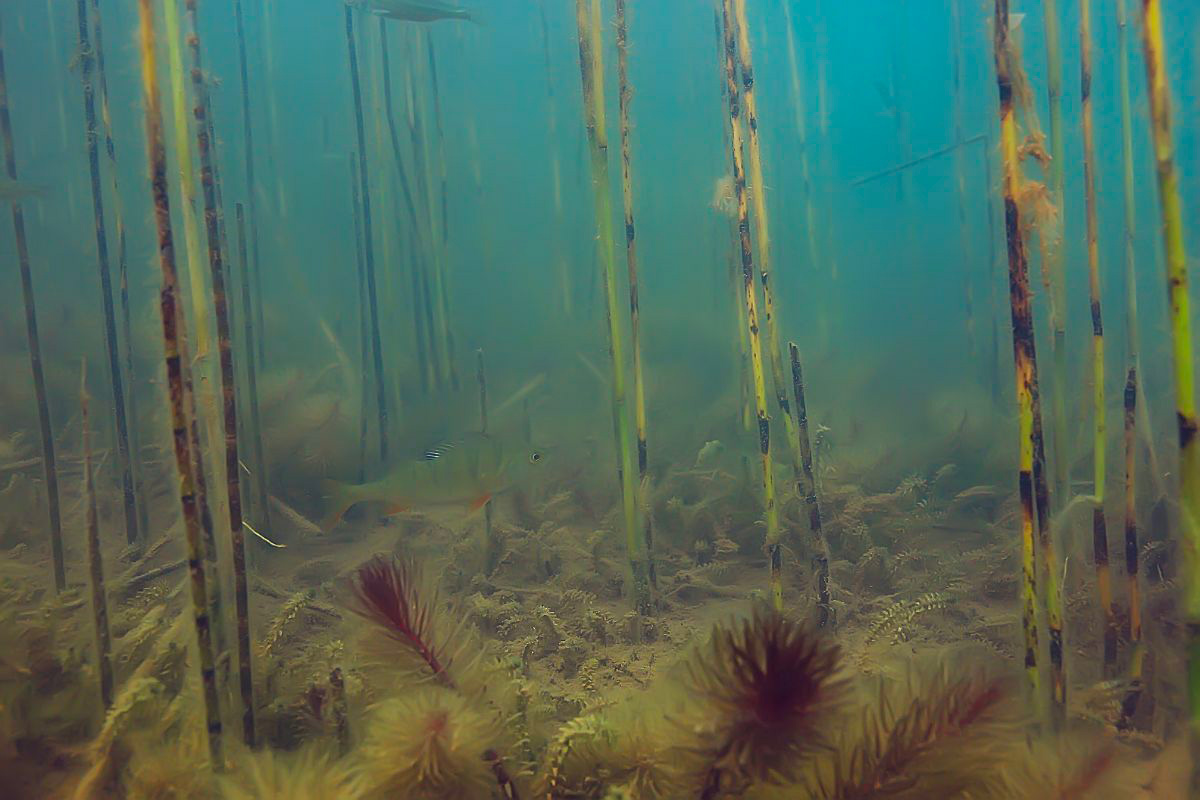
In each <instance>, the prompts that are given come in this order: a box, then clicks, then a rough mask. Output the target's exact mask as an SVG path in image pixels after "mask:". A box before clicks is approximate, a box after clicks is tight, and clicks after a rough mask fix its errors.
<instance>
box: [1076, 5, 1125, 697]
mask: <svg viewBox="0 0 1200 800" xmlns="http://www.w3.org/2000/svg"><path fill="white" fill-rule="evenodd" d="M1079 106H1080V116H1081V118H1082V129H1083V186H1084V200H1085V209H1086V221H1087V259H1088V289H1089V298H1090V300H1091V309H1092V417H1093V420H1092V421H1093V424H1094V429H1093V437H1094V438H1093V442H1092V449H1093V452H1092V460H1093V465H1094V469H1095V474H1094V478H1093V482H1094V488H1093V493H1092V502H1093V507H1092V554H1093V557H1094V558H1095V562H1096V591H1097V594H1098V595H1099V599H1100V610H1101V612H1102V614H1103V619H1104V651H1103V657H1104V661H1103V667H1104V677H1105V678H1106V679H1111V678H1112V677H1113V674H1114V672H1115V671H1116V668H1117V617H1116V610H1115V609H1114V608H1113V599H1112V572H1111V571H1110V570H1109V566H1108V526H1107V523H1106V521H1105V518H1104V488H1105V487H1104V482H1105V478H1106V473H1107V471H1106V469H1105V465H1106V458H1105V456H1106V453H1107V450H1108V443H1107V438H1108V437H1107V435H1106V434H1107V428H1106V424H1105V406H1104V323H1103V321H1102V317H1101V314H1100V243H1099V238H1098V237H1099V230H1098V228H1099V225H1098V223H1097V220H1096V144H1095V134H1094V132H1093V129H1094V126H1093V123H1092V4H1091V0H1080V3H1079Z"/></svg>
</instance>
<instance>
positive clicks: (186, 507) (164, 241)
mask: <svg viewBox="0 0 1200 800" xmlns="http://www.w3.org/2000/svg"><path fill="white" fill-rule="evenodd" d="M138 19H139V29H138V30H139V44H140V48H141V66H142V93H143V102H144V105H145V124H146V142H147V160H148V161H149V166H150V176H151V184H150V189H151V195H152V196H153V199H154V213H155V222H156V225H157V233H158V254H159V267H160V268H161V271H162V290H161V294H160V311H161V315H162V332H163V358H164V362H165V366H166V374H167V384H168V389H169V403H170V411H171V434H172V441H173V444H174V454H175V469H176V471H177V473H178V476H179V503H180V508H181V511H182V513H183V522H184V531H185V533H186V536H187V557H188V570H189V572H190V576H191V579H190V585H191V595H192V619H193V623H194V625H195V628H196V639H197V650H198V653H199V658H198V662H199V663H198V666H199V668H200V679H201V686H202V689H203V692H204V707H205V724H206V729H207V735H208V747H209V755H210V757H211V758H212V761H213V763H214V764H219V763H220V760H221V712H220V705H219V701H218V699H217V678H216V672H215V669H214V660H213V647H212V629H211V621H210V617H209V606H208V603H209V598H208V583H209V578H208V576H207V575H206V570H205V563H204V542H203V541H202V539H201V520H200V509H199V507H198V504H197V496H196V489H197V475H198V473H202V471H203V470H202V469H197V463H196V461H195V460H194V459H195V458H196V457H198V456H199V453H193V452H192V451H193V449H194V448H198V446H199V443H198V439H197V437H196V436H195V417H196V414H195V400H194V397H193V395H192V393H191V392H189V391H187V386H186V383H185V374H184V373H185V371H187V369H188V368H187V367H186V366H185V364H184V361H183V353H184V352H185V349H186V344H185V343H184V338H183V337H184V314H183V309H182V307H181V306H180V304H179V296H178V287H179V281H178V274H177V272H176V269H175V245H174V239H173V237H172V233H171V206H170V196H169V194H168V186H167V151H166V145H165V143H164V139H163V122H162V109H161V106H160V98H159V89H158V66H157V62H156V60H155V33H154V8H153V5H152V2H151V0H138ZM189 419H190V420H191V421H192V425H191V435H190V436H189V425H188V421H189ZM214 577H215V576H214Z"/></svg>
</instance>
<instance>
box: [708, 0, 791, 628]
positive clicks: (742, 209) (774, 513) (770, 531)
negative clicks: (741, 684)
mask: <svg viewBox="0 0 1200 800" xmlns="http://www.w3.org/2000/svg"><path fill="white" fill-rule="evenodd" d="M732 5H733V0H722V4H721V21H722V30H723V31H724V34H725V36H724V47H725V90H726V94H727V96H728V99H729V120H730V137H729V141H730V151H731V153H732V163H733V187H734V194H735V195H736V199H737V213H738V236H739V245H740V248H741V257H742V302H743V303H744V305H745V310H746V317H745V321H746V325H747V329H748V331H749V334H750V335H749V339H750V366H751V369H752V371H753V374H754V410H755V415H756V416H757V418H758V450H759V455H760V456H761V462H762V486H763V501H764V505H765V512H766V517H767V554H768V558H769V559H770V567H769V568H770V589H771V601H772V604H773V605H774V607H775V608H776V609H782V608H783V578H782V575H781V573H782V571H783V549H782V547H781V546H780V544H779V510H778V508H777V506H776V503H775V473H774V470H773V468H772V463H771V430H770V427H771V426H770V422H769V421H768V417H767V385H766V380H765V378H764V376H763V362H762V341H761V337H760V336H759V329H758V298H757V296H756V295H755V291H754V255H753V253H752V251H751V245H750V219H749V216H750V210H749V206H748V204H747V198H746V168H745V165H744V163H743V160H742V127H741V125H742V122H741V101H740V95H739V92H738V86H737V75H736V66H735V61H736V58H737V40H736V38H735V35H734V30H733V26H734V20H733V7H732ZM785 401H786V398H785Z"/></svg>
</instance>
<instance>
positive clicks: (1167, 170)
mask: <svg viewBox="0 0 1200 800" xmlns="http://www.w3.org/2000/svg"><path fill="white" fill-rule="evenodd" d="M1142 14H1143V23H1142V49H1143V51H1144V59H1143V60H1144V61H1145V65H1146V87H1147V91H1148V94H1149V95H1150V117H1151V122H1152V124H1153V134H1154V140H1153V141H1154V158H1155V163H1156V177H1157V182H1158V201H1159V214H1160V215H1161V216H1160V219H1161V231H1162V237H1163V249H1164V251H1165V252H1166V255H1167V297H1168V301H1169V305H1170V315H1171V339H1172V345H1173V355H1174V361H1175V419H1176V422H1177V425H1178V435H1179V501H1180V503H1179V505H1180V511H1181V513H1180V524H1181V528H1182V531H1181V533H1182V537H1181V542H1180V544H1181V545H1182V549H1183V556H1184V569H1183V585H1184V592H1183V611H1184V618H1185V621H1186V623H1187V659H1188V717H1189V720H1190V722H1191V742H1192V764H1193V772H1192V791H1191V794H1192V795H1193V796H1194V795H1196V793H1197V791H1198V790H1200V758H1198V756H1200V442H1198V441H1197V437H1196V433H1197V430H1196V428H1197V426H1196V386H1195V377H1196V376H1195V361H1194V360H1193V353H1192V319H1191V303H1190V301H1189V299H1188V265H1187V249H1186V247H1185V245H1184V233H1183V209H1182V206H1181V204H1180V199H1179V176H1178V173H1177V172H1176V170H1175V152H1174V143H1173V141H1172V138H1171V103H1170V97H1171V95H1170V89H1169V87H1168V85H1167V67H1166V60H1167V59H1166V52H1165V50H1166V48H1165V45H1164V42H1163V17H1162V8H1161V6H1160V5H1159V1H1158V0H1142Z"/></svg>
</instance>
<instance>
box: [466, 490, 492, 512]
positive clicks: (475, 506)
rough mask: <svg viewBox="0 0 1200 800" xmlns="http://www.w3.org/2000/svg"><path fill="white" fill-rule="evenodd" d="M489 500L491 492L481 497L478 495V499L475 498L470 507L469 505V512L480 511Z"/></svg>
mask: <svg viewBox="0 0 1200 800" xmlns="http://www.w3.org/2000/svg"><path fill="white" fill-rule="evenodd" d="M491 499H492V493H491V492H488V493H486V494H481V495H479V497H476V498H475V500H474V501H473V502H472V503H471V505H470V510H471V511H478V510H479V509H481V508H483V507H484V506H486V505H487V504H488V501H489V500H491Z"/></svg>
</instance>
